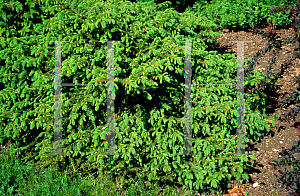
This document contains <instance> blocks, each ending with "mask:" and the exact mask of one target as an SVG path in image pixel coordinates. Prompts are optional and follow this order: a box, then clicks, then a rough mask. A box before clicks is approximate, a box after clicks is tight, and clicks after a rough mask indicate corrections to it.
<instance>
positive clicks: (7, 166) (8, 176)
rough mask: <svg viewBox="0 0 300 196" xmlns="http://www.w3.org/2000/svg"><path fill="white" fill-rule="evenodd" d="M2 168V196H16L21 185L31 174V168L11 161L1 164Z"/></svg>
mask: <svg viewBox="0 0 300 196" xmlns="http://www.w3.org/2000/svg"><path fill="white" fill-rule="evenodd" d="M0 167H1V170H0V171H1V172H0V181H1V184H0V195H16V190H17V189H18V188H19V184H20V183H21V181H23V180H25V176H28V175H29V174H30V169H29V166H24V165H20V163H19V161H18V160H16V161H14V160H13V159H11V160H10V162H8V163H1V166H0Z"/></svg>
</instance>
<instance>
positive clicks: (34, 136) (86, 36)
mask: <svg viewBox="0 0 300 196" xmlns="http://www.w3.org/2000/svg"><path fill="white" fill-rule="evenodd" d="M168 3H170V2H165V3H161V4H154V3H152V2H150V3H145V2H143V3H136V4H133V3H131V2H128V1H127V2H125V1H119V0H118V1H105V2H104V1H99V0H88V1H84V2H81V1H78V2H76V1H67V0H62V1H59V2H57V1H47V0H41V1H39V2H37V1H27V2H26V3H25V4H24V3H23V4H22V3H20V2H18V1H11V2H10V3H3V4H1V6H2V18H1V21H0V25H1V29H2V30H1V31H0V32H1V35H0V36H1V44H0V45H1V46H0V48H1V50H0V54H1V55H0V60H1V64H3V65H5V66H2V67H1V69H0V75H1V80H0V82H1V84H2V85H3V89H2V90H1V95H2V96H1V97H0V101H1V106H0V107H1V110H2V113H1V118H0V132H1V134H0V139H1V143H2V144H3V143H4V142H5V141H6V140H7V139H8V138H12V141H13V142H12V144H11V145H10V152H11V153H12V154H15V155H16V156H18V157H20V158H22V161H24V163H26V162H28V161H32V160H36V161H44V162H45V163H47V160H48V159H47V157H46V156H45V154H46V153H52V152H53V143H54V137H53V135H54V132H53V130H54V126H53V125H54V123H53V118H54V100H55V91H54V89H53V85H54V84H53V81H54V73H53V72H54V69H55V66H54V58H53V52H54V50H55V45H54V42H47V41H65V42H61V47H62V49H61V52H62V56H61V58H62V59H63V61H62V68H61V69H62V71H61V77H62V79H61V82H62V83H75V84H77V83H89V84H103V83H105V82H106V81H107V44H106V42H100V41H109V40H115V41H123V42H114V77H115V80H114V85H115V95H116V98H115V109H114V111H115V144H116V147H115V151H116V153H124V154H123V155H113V156H108V155H100V153H105V152H106V144H105V143H106V134H107V129H105V128H104V127H105V126H106V115H107V114H106V100H107V88H106V86H103V85H99V86H92V85H88V86H85V87H62V88H61V92H62V103H63V105H62V140H63V152H64V153H70V154H71V157H72V158H73V159H74V160H76V167H77V168H76V169H82V168H85V170H92V169H95V168H96V167H97V168H99V169H102V170H105V171H106V172H107V173H109V174H113V175H122V176H126V175H125V174H126V173H127V174H131V175H133V176H135V175H137V174H138V175H140V174H142V176H143V177H144V178H147V179H148V180H149V181H167V180H170V181H176V182H178V183H181V184H183V185H184V186H188V187H189V188H190V189H198V190H199V189H201V190H202V191H204V192H205V191H207V190H214V189H217V188H218V187H219V186H220V184H222V183H226V184H227V186H228V187H230V185H229V184H228V182H227V181H228V179H230V178H231V177H236V178H238V179H240V178H244V179H248V175H247V174H246V173H245V172H244V171H243V169H244V168H245V167H246V166H247V165H249V164H250V161H249V160H248V156H246V155H241V156H234V155H227V153H235V150H236V145H235V144H236V140H235V137H234V135H233V134H232V133H231V132H233V131H235V130H236V126H237V122H236V115H237V110H236V108H237V104H236V101H235V98H236V89H235V88H234V86H225V85H220V86H213V85H210V86H203V85H197V84H207V83H210V84H212V83H222V84H228V83H231V82H233V81H236V73H237V72H236V69H237V63H236V62H237V59H236V57H235V56H234V55H232V54H224V55H220V54H217V52H216V51H206V48H207V45H206V44H205V43H207V42H213V41H215V37H216V36H220V35H221V34H220V33H218V32H216V28H217V27H218V25H216V24H215V23H213V22H211V21H210V20H208V18H207V17H205V16H203V15H202V14H201V13H199V12H191V11H187V12H185V13H183V14H181V13H178V12H176V11H174V9H170V8H169V7H168V6H169V5H168ZM178 41H197V42H193V43H192V44H191V46H192V47H191V55H192V59H193V60H192V62H191V64H192V68H193V69H192V74H193V76H192V78H193V87H192V94H193V97H192V114H193V121H192V129H193V149H192V151H193V152H194V153H199V154H200V155H197V156H190V155H182V156H180V155H176V153H183V151H184V111H185V108H184V96H185V95H184V93H185V86H184V84H185V79H184V75H185V73H184V58H185V50H186V48H185V43H184V42H178ZM262 78H263V76H262V74H261V75H259V74H258V73H255V74H254V73H253V76H251V77H249V78H248V79H249V80H247V81H246V82H245V84H248V83H251V85H253V84H254V83H255V81H256V80H260V79H262ZM245 99H246V102H245V103H248V104H246V108H245V110H246V116H245V122H246V124H247V125H246V126H245V138H246V142H248V141H249V139H255V140H258V138H259V137H261V136H263V135H264V134H265V133H266V131H269V127H270V126H269V125H268V124H267V122H266V120H270V119H269V118H268V117H267V116H266V114H265V108H264V107H266V105H265V102H264V100H263V99H259V97H258V95H255V94H253V95H247V96H246V97H245ZM257 106H259V107H258V108H263V109H260V110H258V109H256V110H255V111H253V108H256V107H257ZM258 112H259V113H261V114H262V115H263V116H264V118H263V119H260V117H259V116H258V115H257V113H258ZM29 152H32V153H31V154H29ZM24 155H26V156H24ZM250 157H251V158H254V157H253V156H250ZM45 165H47V164H45Z"/></svg>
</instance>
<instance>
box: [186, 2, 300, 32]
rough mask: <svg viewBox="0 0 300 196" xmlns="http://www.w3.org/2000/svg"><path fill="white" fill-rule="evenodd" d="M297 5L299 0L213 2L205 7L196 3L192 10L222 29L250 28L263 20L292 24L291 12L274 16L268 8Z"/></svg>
mask: <svg viewBox="0 0 300 196" xmlns="http://www.w3.org/2000/svg"><path fill="white" fill-rule="evenodd" d="M297 3H298V0H283V1H282V0H274V1H273V0H262V1H259V2H258V1H257V0H229V1H223V0H213V1H211V2H210V4H205V5H203V4H200V3H198V2H196V3H195V4H194V6H193V7H192V8H191V9H190V10H192V11H199V12H201V13H202V14H203V15H204V16H206V17H207V18H208V19H209V20H211V21H213V22H215V23H216V24H218V25H219V26H220V28H227V27H242V28H249V27H251V26H252V25H255V26H257V25H259V24H261V22H262V21H263V20H267V21H268V22H269V21H271V20H273V21H274V22H275V23H277V25H278V26H283V25H288V24H291V23H292V20H291V19H290V17H289V12H288V11H285V12H280V13H276V14H272V13H271V12H270V10H269V9H268V7H273V6H276V7H277V6H296V5H297Z"/></svg>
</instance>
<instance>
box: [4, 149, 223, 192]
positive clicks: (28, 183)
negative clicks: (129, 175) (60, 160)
mask: <svg viewBox="0 0 300 196" xmlns="http://www.w3.org/2000/svg"><path fill="white" fill-rule="evenodd" d="M0 161H1V167H2V169H1V172H0V180H1V182H2V183H1V184H0V196H2V195H22V196H25V195H28V196H29V195H30V196H33V195H39V196H40V195H55V196H57V195H64V196H67V195H91V196H94V195H95V196H96V195H97V196H101V195H105V196H107V195H114V196H116V195H122V196H123V195H174V196H175V195H178V196H179V195H193V194H191V193H190V192H188V191H185V193H179V192H178V191H177V187H175V186H166V187H159V186H158V185H157V184H155V185H153V184H147V185H146V184H144V183H141V180H140V179H139V177H138V176H137V177H136V179H134V180H133V181H132V182H134V183H131V185H130V186H129V187H128V188H124V187H122V185H121V184H122V183H121V182H122V181H123V180H122V179H117V182H116V183H114V182H112V181H111V178H110V177H109V176H106V175H104V174H103V173H100V174H99V175H98V176H97V177H96V178H95V175H92V174H84V173H80V172H76V173H72V174H67V172H66V171H64V172H62V173H61V172H59V171H58V170H57V169H55V168H52V167H49V168H48V169H40V168H41V167H36V166H35V167H32V165H30V164H28V165H22V164H20V161H19V160H16V159H14V158H13V157H12V156H10V155H9V152H8V151H7V150H3V151H2V152H1V153H0ZM204 195H207V194H204ZM217 195H222V194H219V193H218V194H217Z"/></svg>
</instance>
